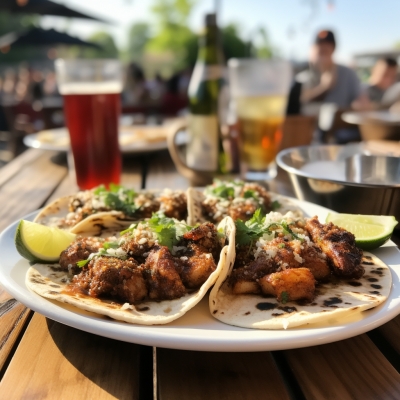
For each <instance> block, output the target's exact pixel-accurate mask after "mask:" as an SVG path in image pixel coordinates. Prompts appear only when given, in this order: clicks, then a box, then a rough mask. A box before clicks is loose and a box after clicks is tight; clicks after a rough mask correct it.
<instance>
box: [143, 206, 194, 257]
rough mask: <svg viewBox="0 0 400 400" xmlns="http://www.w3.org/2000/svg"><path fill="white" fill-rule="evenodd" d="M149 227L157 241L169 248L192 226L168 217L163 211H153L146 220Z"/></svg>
mask: <svg viewBox="0 0 400 400" xmlns="http://www.w3.org/2000/svg"><path fill="white" fill-rule="evenodd" d="M148 225H149V227H150V229H151V230H152V231H153V232H154V233H155V234H156V235H157V240H158V243H159V244H161V245H162V246H167V247H168V248H169V249H170V250H172V248H173V247H174V246H175V245H176V244H177V243H178V242H179V240H180V239H181V237H182V236H183V235H184V234H185V233H186V232H189V231H190V230H191V229H192V227H191V226H190V225H186V224H185V223H184V222H181V221H177V220H175V219H174V218H168V217H166V216H165V215H164V214H163V213H160V212H158V213H154V214H153V215H152V217H151V218H150V219H149V221H148Z"/></svg>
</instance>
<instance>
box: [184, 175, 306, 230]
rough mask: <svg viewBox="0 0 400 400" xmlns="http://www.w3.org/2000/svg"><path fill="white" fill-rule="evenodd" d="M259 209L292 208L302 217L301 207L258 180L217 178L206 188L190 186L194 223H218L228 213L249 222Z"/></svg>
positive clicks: (234, 218) (190, 208)
mask: <svg viewBox="0 0 400 400" xmlns="http://www.w3.org/2000/svg"><path fill="white" fill-rule="evenodd" d="M257 209H261V211H262V213H263V214H264V215H265V214H266V213H268V212H270V211H279V212H281V213H286V212H288V211H290V210H291V211H293V212H295V213H296V214H297V215H298V216H302V212H301V211H300V210H298V207H296V206H295V205H292V204H291V203H290V201H288V200H287V199H286V198H284V197H282V196H278V195H276V194H272V193H270V192H268V191H267V190H266V189H265V188H264V187H263V186H261V185H259V184H257V183H249V182H244V181H241V180H234V181H221V180H218V179H215V180H214V182H213V184H212V185H209V186H206V188H205V189H204V190H203V191H200V190H198V189H195V188H189V189H188V210H189V219H188V221H189V223H190V224H195V223H198V222H204V221H210V222H213V223H218V222H219V221H221V220H222V219H223V218H225V217H226V216H230V217H232V219H233V220H234V221H236V220H238V219H240V220H242V221H247V220H248V219H250V218H251V216H252V215H253V214H254V212H255V211H256V210H257Z"/></svg>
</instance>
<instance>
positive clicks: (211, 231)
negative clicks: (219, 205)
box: [183, 222, 221, 262]
mask: <svg viewBox="0 0 400 400" xmlns="http://www.w3.org/2000/svg"><path fill="white" fill-rule="evenodd" d="M183 238H184V239H186V241H187V245H188V246H189V245H190V243H193V242H194V243H196V244H197V245H200V246H202V247H203V248H204V249H205V252H207V253H211V254H212V256H213V258H214V260H215V262H218V260H219V256H220V253H221V244H220V242H219V240H218V232H217V229H216V228H215V226H214V225H213V224H212V223H210V222H206V223H204V224H201V225H199V226H198V227H197V228H193V229H192V230H190V231H189V232H186V233H185V234H184V235H183Z"/></svg>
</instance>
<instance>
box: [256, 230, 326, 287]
mask: <svg viewBox="0 0 400 400" xmlns="http://www.w3.org/2000/svg"><path fill="white" fill-rule="evenodd" d="M263 250H264V251H265V252H266V253H267V254H269V255H270V256H271V257H272V259H273V262H274V263H275V264H276V265H277V266H278V267H280V268H282V269H288V268H302V267H303V268H308V269H309V270H310V271H311V273H312V274H313V275H314V277H315V279H317V280H323V279H326V278H327V277H328V276H329V275H330V273H331V271H330V269H329V266H328V264H327V261H326V259H325V258H324V256H323V254H322V252H321V251H320V250H319V249H318V248H317V247H315V246H314V245H313V244H312V243H309V242H307V241H303V242H300V241H299V240H291V241H290V242H289V241H285V240H284V239H283V238H276V239H274V240H272V241H271V242H268V243H267V244H266V245H265V246H264V248H263Z"/></svg>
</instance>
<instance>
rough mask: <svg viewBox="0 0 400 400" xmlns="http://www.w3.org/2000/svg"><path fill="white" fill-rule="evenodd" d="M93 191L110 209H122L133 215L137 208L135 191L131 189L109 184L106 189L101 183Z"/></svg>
mask: <svg viewBox="0 0 400 400" xmlns="http://www.w3.org/2000/svg"><path fill="white" fill-rule="evenodd" d="M93 193H94V194H95V195H96V196H98V197H99V199H100V200H101V201H103V202H104V204H105V205H106V206H107V207H109V208H111V209H112V210H117V211H122V212H123V213H124V214H126V215H128V216H133V215H134V214H135V212H136V211H137V210H138V209H139V207H138V206H137V205H135V201H134V200H135V197H136V196H137V193H136V192H135V191H134V190H133V189H127V188H124V187H123V186H120V185H115V184H113V183H111V184H110V189H109V190H107V189H106V188H105V187H104V186H103V185H102V186H99V187H98V188H96V189H95V190H94V191H93Z"/></svg>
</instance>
